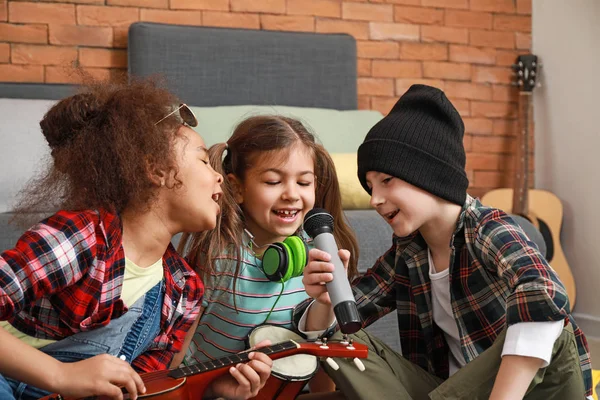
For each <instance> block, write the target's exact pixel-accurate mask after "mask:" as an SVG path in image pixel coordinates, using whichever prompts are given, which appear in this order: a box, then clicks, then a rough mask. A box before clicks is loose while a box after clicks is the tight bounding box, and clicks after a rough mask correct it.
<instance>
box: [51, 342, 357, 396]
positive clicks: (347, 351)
mask: <svg viewBox="0 0 600 400" xmlns="http://www.w3.org/2000/svg"><path fill="white" fill-rule="evenodd" d="M253 351H260V352H262V353H265V354H267V355H268V356H269V357H270V358H271V359H273V360H276V359H278V358H283V357H288V356H292V355H294V354H311V355H314V356H317V357H344V358H354V359H355V363H357V364H359V365H361V364H360V362H358V360H357V359H359V358H367V354H368V349H367V346H365V345H363V344H360V343H347V342H334V341H330V342H327V343H325V344H324V343H321V342H300V341H295V340H287V341H285V342H282V343H278V344H275V345H272V346H267V347H261V348H260V349H257V350H253ZM249 353H250V350H247V351H245V352H241V353H238V354H235V355H232V356H228V357H224V358H220V359H218V360H213V361H206V362H202V363H198V364H194V365H190V366H185V367H180V368H174V369H170V370H166V371H157V372H148V373H145V374H141V375H140V376H141V377H142V380H143V381H144V384H145V386H146V393H144V394H143V395H140V396H139V397H138V398H139V399H153V400H184V399H185V400H188V399H190V400H191V399H194V400H196V399H201V398H202V395H203V393H204V391H205V390H206V388H207V387H208V386H209V385H210V383H211V382H212V381H213V380H215V379H216V378H218V377H220V376H222V375H224V374H228V373H229V368H230V367H231V366H233V365H236V364H238V363H245V362H248V361H249V359H248V354H249ZM123 391H124V393H126V392H125V390H124V389H123ZM103 398H104V397H99V396H96V397H86V399H103ZM125 398H128V396H127V395H125ZM42 399H43V400H67V398H66V397H63V396H61V395H60V394H53V395H49V396H46V397H43V398H42Z"/></svg>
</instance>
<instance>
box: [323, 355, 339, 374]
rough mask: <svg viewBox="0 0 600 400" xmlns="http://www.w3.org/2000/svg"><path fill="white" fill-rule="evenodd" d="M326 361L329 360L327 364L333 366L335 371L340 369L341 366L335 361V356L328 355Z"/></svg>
mask: <svg viewBox="0 0 600 400" xmlns="http://www.w3.org/2000/svg"><path fill="white" fill-rule="evenodd" d="M325 361H326V362H327V364H329V366H330V367H331V368H333V370H334V371H337V370H338V369H340V366H339V365H338V363H336V362H335V361H333V358H331V357H327V358H326V359H325Z"/></svg>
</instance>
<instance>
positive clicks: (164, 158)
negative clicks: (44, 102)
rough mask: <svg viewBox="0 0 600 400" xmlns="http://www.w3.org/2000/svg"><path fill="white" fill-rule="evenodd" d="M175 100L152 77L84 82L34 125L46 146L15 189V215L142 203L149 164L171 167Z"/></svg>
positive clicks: (150, 191) (150, 194)
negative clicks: (40, 168) (42, 168)
mask: <svg viewBox="0 0 600 400" xmlns="http://www.w3.org/2000/svg"><path fill="white" fill-rule="evenodd" d="M174 104H178V101H177V98H176V97H175V96H174V95H172V94H171V93H170V92H169V91H168V90H166V89H164V88H162V87H161V82H160V81H159V79H158V78H153V79H145V80H136V81H133V82H132V83H128V84H119V83H108V82H90V83H88V84H87V85H86V86H85V87H84V88H83V89H82V91H81V92H80V93H78V94H75V95H73V96H71V97H68V98H65V99H63V100H61V101H59V102H58V103H56V104H55V105H54V106H53V107H52V108H50V110H49V111H48V112H47V113H46V115H45V116H44V118H43V119H42V121H41V122H40V127H41V130H42V134H43V135H44V137H45V139H46V141H47V142H48V145H49V146H50V150H51V159H50V162H49V165H48V168H47V171H46V173H45V174H42V175H41V176H39V177H37V178H34V179H33V180H32V181H30V182H29V184H28V185H27V186H26V187H25V189H23V190H22V191H21V193H20V202H19V203H18V205H17V207H16V208H15V211H16V212H17V213H20V214H25V213H29V212H32V211H42V212H46V211H53V210H56V209H70V210H81V209H99V208H101V209H105V210H108V211H111V212H116V213H119V212H122V211H123V210H124V209H125V208H128V207H147V206H149V204H150V202H151V201H152V199H153V198H154V195H155V193H156V186H155V184H153V182H152V181H151V178H150V176H149V174H148V171H149V166H151V167H153V168H160V169H164V170H175V171H177V164H176V161H175V153H174V142H175V138H176V136H177V135H179V133H178V130H179V127H180V126H181V121H180V120H179V119H178V116H177V113H175V114H173V116H171V117H169V118H166V119H165V120H164V121H162V122H161V123H160V124H159V125H157V124H156V121H158V120H160V119H161V118H163V117H164V116H165V115H167V114H168V113H169V111H171V110H172V109H173V108H172V107H173V105H174Z"/></svg>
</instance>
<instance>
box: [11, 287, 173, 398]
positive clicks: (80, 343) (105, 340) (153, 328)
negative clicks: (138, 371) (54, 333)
mask: <svg viewBox="0 0 600 400" xmlns="http://www.w3.org/2000/svg"><path fill="white" fill-rule="evenodd" d="M163 297H164V281H162V282H159V283H157V284H156V286H154V287H153V288H152V289H150V290H149V291H148V292H146V294H145V295H143V296H142V297H140V298H139V299H138V300H137V301H136V302H135V303H134V304H133V306H131V307H129V309H128V310H127V312H126V313H125V314H123V315H122V316H120V317H119V318H117V319H113V320H111V321H110V323H109V324H108V325H107V326H104V327H101V328H98V329H94V330H93V331H88V332H79V333H76V334H74V335H72V336H69V337H66V338H64V339H62V340H59V341H57V342H54V343H51V344H49V345H47V346H44V347H42V348H40V351H42V352H44V353H46V354H48V355H50V356H52V357H54V358H56V359H57V360H60V361H63V362H75V361H81V360H85V359H87V358H90V357H93V356H96V355H99V354H105V353H106V354H111V355H113V356H116V357H121V358H124V359H125V361H127V362H128V363H130V364H131V362H132V361H133V360H135V358H136V357H138V356H139V355H140V354H142V353H144V352H145V351H146V350H147V349H148V348H149V347H150V346H151V344H152V342H153V341H154V338H156V337H157V336H158V334H159V332H160V318H161V309H162V303H163ZM48 394H50V393H49V392H47V391H45V390H41V389H38V388H36V387H33V386H30V385H27V384H25V383H23V382H19V381H15V380H13V379H10V378H7V377H4V376H2V375H0V400H5V399H6V400H13V399H14V400H26V399H27V400H29V399H39V398H40V397H44V396H47V395H48Z"/></svg>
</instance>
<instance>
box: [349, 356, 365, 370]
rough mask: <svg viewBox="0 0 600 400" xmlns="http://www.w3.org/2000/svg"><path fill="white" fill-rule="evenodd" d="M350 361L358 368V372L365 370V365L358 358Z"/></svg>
mask: <svg viewBox="0 0 600 400" xmlns="http://www.w3.org/2000/svg"><path fill="white" fill-rule="evenodd" d="M352 361H354V365H356V368H358V370H359V371H360V372H363V371H364V370H365V369H366V368H365V364H363V363H362V361H360V360H359V359H358V358H354V359H353V360H352Z"/></svg>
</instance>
